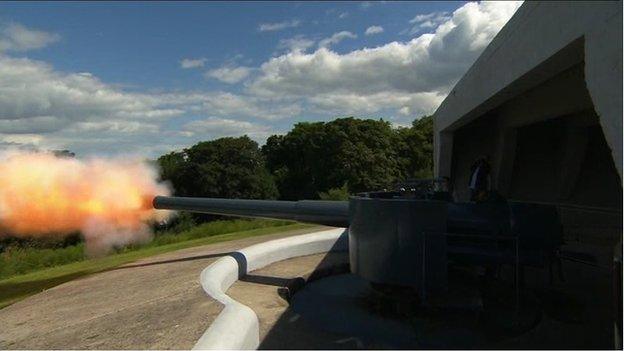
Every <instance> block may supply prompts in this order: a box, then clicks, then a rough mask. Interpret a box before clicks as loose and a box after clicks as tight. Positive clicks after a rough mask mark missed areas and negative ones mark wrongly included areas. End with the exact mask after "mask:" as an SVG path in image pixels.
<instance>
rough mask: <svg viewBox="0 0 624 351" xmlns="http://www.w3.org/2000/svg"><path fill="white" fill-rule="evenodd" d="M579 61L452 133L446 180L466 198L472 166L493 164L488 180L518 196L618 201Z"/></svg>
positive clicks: (607, 203) (565, 200)
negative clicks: (482, 161) (483, 160)
mask: <svg viewBox="0 0 624 351" xmlns="http://www.w3.org/2000/svg"><path fill="white" fill-rule="evenodd" d="M599 123H600V122H599V117H598V116H597V115H596V113H595V111H594V109H593V104H592V100H591V98H590V96H589V93H588V91H587V89H586V86H585V79H584V65H583V63H582V62H581V63H579V64H577V65H575V66H572V67H570V68H568V69H567V70H565V71H563V72H561V73H559V74H557V75H556V76H554V77H552V78H551V79H549V80H547V81H545V82H543V83H542V84H540V85H539V86H537V87H534V88H533V89H530V90H528V91H526V92H524V93H522V94H520V95H518V96H516V97H514V98H511V99H509V100H508V101H506V102H505V103H503V104H501V105H500V106H499V107H497V108H495V109H493V110H491V111H489V112H487V113H485V114H484V115H482V116H480V117H479V118H477V119H475V120H473V121H472V122H469V123H467V124H465V125H463V126H462V127H460V128H458V129H456V130H455V131H454V132H453V134H452V135H453V139H454V141H453V148H454V150H453V152H452V155H453V158H452V167H451V172H450V174H451V179H452V181H453V182H454V188H455V196H456V199H457V200H460V201H467V200H468V199H469V189H468V182H469V178H470V166H471V164H472V163H473V162H474V160H475V159H476V158H477V157H479V156H481V155H486V156H489V159H490V163H491V164H492V187H493V188H494V189H495V190H497V191H498V192H499V193H500V194H501V195H503V196H505V197H507V198H510V199H514V200H524V201H541V202H555V203H562V204H577V205H586V206H600V207H619V206H620V205H619V204H620V202H621V193H622V192H621V184H620V182H619V176H618V173H617V170H616V168H615V165H614V162H613V160H612V158H611V156H610V154H611V153H610V149H609V147H608V145H607V143H606V141H605V138H604V136H603V133H602V130H601V127H600V124H599Z"/></svg>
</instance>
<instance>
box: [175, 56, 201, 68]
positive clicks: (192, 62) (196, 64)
mask: <svg viewBox="0 0 624 351" xmlns="http://www.w3.org/2000/svg"><path fill="white" fill-rule="evenodd" d="M205 63H206V59H205V58H198V59H183V60H182V61H180V67H181V68H184V69H189V68H200V67H204V64H205Z"/></svg>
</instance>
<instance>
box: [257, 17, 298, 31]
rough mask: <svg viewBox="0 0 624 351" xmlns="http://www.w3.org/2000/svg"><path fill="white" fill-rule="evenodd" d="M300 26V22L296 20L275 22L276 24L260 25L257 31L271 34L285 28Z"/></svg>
mask: <svg viewBox="0 0 624 351" xmlns="http://www.w3.org/2000/svg"><path fill="white" fill-rule="evenodd" d="M300 24H301V21H299V20H296V19H294V20H290V21H283V22H276V23H261V24H260V25H259V26H258V30H259V31H261V32H273V31H278V30H283V29H287V28H295V27H299V25H300Z"/></svg>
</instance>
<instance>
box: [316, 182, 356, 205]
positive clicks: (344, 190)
mask: <svg viewBox="0 0 624 351" xmlns="http://www.w3.org/2000/svg"><path fill="white" fill-rule="evenodd" d="M319 198H320V199H321V200H329V201H344V200H349V188H348V187H347V183H345V184H344V185H343V186H341V187H340V188H332V189H329V190H327V192H320V193H319Z"/></svg>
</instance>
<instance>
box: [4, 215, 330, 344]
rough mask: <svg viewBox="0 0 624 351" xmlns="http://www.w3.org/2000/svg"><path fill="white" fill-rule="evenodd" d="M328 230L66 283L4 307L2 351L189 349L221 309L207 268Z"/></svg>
mask: <svg viewBox="0 0 624 351" xmlns="http://www.w3.org/2000/svg"><path fill="white" fill-rule="evenodd" d="M326 229H328V228H327V227H315V228H309V229H304V230H296V231H290V232H284V233H279V234H275V235H264V236H260V237H253V238H246V239H241V240H235V241H229V242H223V243H217V244H212V245H206V246H200V247H194V248H189V249H184V250H180V251H175V252H171V253H167V254H163V255H158V256H153V257H150V258H148V259H144V260H140V261H137V262H135V263H132V264H128V265H126V266H122V267H119V268H117V269H114V270H111V271H107V272H103V273H98V274H94V275H91V276H88V277H85V278H81V279H77V280H74V281H70V282H67V283H65V284H62V285H59V286H57V287H54V288H52V289H49V290H46V291H44V292H42V293H40V294H37V295H34V296H31V297H29V298H27V299H25V300H22V301H20V302H17V303H15V304H13V305H11V306H8V307H6V308H4V309H2V310H0V321H2V327H0V349H189V348H191V347H193V345H194V344H195V342H196V341H197V339H199V337H200V336H201V335H202V333H203V332H204V331H205V330H206V328H207V327H208V326H209V325H210V324H211V322H212V321H213V320H214V318H215V317H216V316H217V315H218V314H219V312H220V311H221V309H222V306H221V305H220V304H219V303H217V302H216V301H214V300H211V299H210V298H209V297H208V296H206V294H205V293H204V291H203V290H202V287H201V286H200V283H199V274H200V272H201V271H202V269H204V268H205V267H206V266H208V265H209V264H210V263H212V262H213V261H215V260H216V259H218V258H220V257H222V256H224V255H226V254H228V253H229V252H231V251H234V250H238V249H241V248H244V247H247V246H250V245H253V244H257V243H260V242H265V241H269V240H273V239H278V238H283V237H287V236H293V235H299V234H304V233H311V232H316V231H319V230H326Z"/></svg>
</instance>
